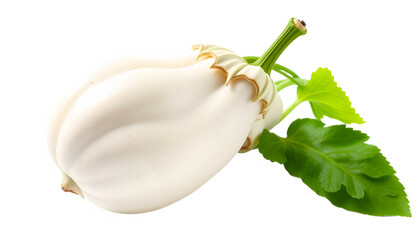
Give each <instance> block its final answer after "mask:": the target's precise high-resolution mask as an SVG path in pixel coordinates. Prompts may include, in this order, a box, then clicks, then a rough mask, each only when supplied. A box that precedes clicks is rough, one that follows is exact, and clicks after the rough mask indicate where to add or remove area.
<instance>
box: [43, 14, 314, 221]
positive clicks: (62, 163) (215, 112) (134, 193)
mask: <svg viewBox="0 0 420 240" xmlns="http://www.w3.org/2000/svg"><path fill="white" fill-rule="evenodd" d="M305 33H306V28H305V27H304V23H303V22H301V21H299V20H297V19H291V20H290V21H289V24H288V25H287V27H286V28H285V30H284V31H283V32H282V34H281V35H280V36H279V38H278V39H277V40H276V41H275V42H274V43H273V45H272V46H271V47H270V48H269V49H268V50H267V51H266V52H265V53H264V55H263V56H261V57H260V58H258V60H257V61H255V62H253V63H252V64H249V63H247V61H246V60H245V59H244V58H242V57H239V56H237V55H236V54H234V53H233V52H231V51H230V50H227V49H224V48H221V47H218V46H214V45H196V46H194V47H193V51H192V52H191V54H189V55H187V56H186V57H183V58H180V59H176V60H172V61H171V60H165V61H156V60H154V61H152V60H141V59H126V60H122V61H119V62H115V63H113V64H111V65H109V66H107V67H105V68H104V69H103V70H102V71H100V72H99V73H98V74H97V75H96V77H94V78H92V79H91V80H90V81H89V82H88V83H87V84H86V85H85V86H83V87H82V88H81V89H80V90H79V91H77V92H76V93H75V94H74V95H73V96H72V97H70V99H68V101H67V102H65V103H64V104H63V106H61V107H60V108H59V109H58V111H57V113H56V114H55V116H54V117H53V120H52V122H51V125H50V131H49V136H48V143H49V147H50V152H51V155H52V157H53V159H54V161H55V163H56V164H57V166H58V167H59V168H60V169H61V171H62V172H63V176H64V177H63V182H62V188H63V190H64V191H70V192H73V193H76V194H78V195H80V196H82V197H86V198H87V199H89V200H90V201H92V202H93V203H94V204H96V205H98V206H99V207H102V208H104V209H107V210H110V211H114V212H119V213H141V212H148V211H152V210H156V209H159V208H162V207H165V206H167V205H169V204H171V203H174V202H176V201H178V200H180V199H181V198H183V197H185V196H187V195H188V194H190V193H192V192H193V191H195V190H196V189H197V188H199V187H200V186H201V185H203V184H204V183H205V182H206V181H208V180H209V179H210V178H211V177H212V176H214V175H215V174H216V173H217V172H219V171H220V170H221V169H222V168H223V167H224V166H225V165H226V164H227V163H228V162H229V161H230V160H231V159H232V158H233V157H234V155H235V154H236V153H237V152H238V151H240V152H246V151H248V150H251V149H253V148H255V147H256V145H257V141H258V136H259V135H260V134H261V132H262V131H263V130H264V129H271V128H272V127H274V126H275V125H276V124H277V123H278V122H279V120H280V118H281V114H282V102H281V99H280V97H279V96H278V95H277V92H276V86H275V83H274V82H273V81H272V80H271V78H270V76H269V74H270V72H271V69H272V68H273V65H274V64H275V61H276V60H277V58H278V57H279V56H280V54H281V53H282V52H283V50H284V49H285V48H286V47H287V46H288V45H289V44H290V43H291V42H292V41H293V40H294V39H296V38H297V37H298V36H300V35H303V34H305Z"/></svg>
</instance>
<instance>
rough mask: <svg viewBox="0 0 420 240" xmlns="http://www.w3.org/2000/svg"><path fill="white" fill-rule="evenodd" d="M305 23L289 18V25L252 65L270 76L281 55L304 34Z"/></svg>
mask: <svg viewBox="0 0 420 240" xmlns="http://www.w3.org/2000/svg"><path fill="white" fill-rule="evenodd" d="M305 25H306V24H305V22H304V21H300V20H298V19H296V18H291V19H290V20H289V23H288V24H287V26H286V27H285V29H284V30H283V32H282V33H281V34H280V35H279V36H278V38H277V39H276V40H275V41H274V42H273V44H271V46H270V47H269V48H268V49H267V51H265V53H264V54H263V55H262V56H261V57H260V58H258V59H257V61H255V62H254V63H252V65H255V66H260V67H261V68H262V69H264V71H265V72H266V73H267V74H268V75H270V73H271V70H272V69H273V66H274V64H275V63H276V61H277V59H278V58H279V57H280V55H281V53H282V52H283V51H284V50H285V49H286V48H287V46H289V44H290V43H292V42H293V41H294V40H295V39H296V38H298V37H299V36H302V35H305V34H306V27H305Z"/></svg>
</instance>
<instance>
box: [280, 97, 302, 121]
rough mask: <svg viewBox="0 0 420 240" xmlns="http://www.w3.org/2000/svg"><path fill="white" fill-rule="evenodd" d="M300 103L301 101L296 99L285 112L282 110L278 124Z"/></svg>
mask: <svg viewBox="0 0 420 240" xmlns="http://www.w3.org/2000/svg"><path fill="white" fill-rule="evenodd" d="M301 103H302V101H301V100H299V99H296V100H295V101H294V102H293V103H292V105H290V106H289V107H288V108H286V110H284V112H283V114H282V115H281V118H280V120H279V123H280V122H281V121H282V120H283V119H284V118H286V117H287V115H289V113H290V112H291V111H292V110H293V109H295V107H297V106H298V105H299V104H301Z"/></svg>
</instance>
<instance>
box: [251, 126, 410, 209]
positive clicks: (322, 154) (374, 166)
mask: <svg viewBox="0 0 420 240" xmlns="http://www.w3.org/2000/svg"><path fill="white" fill-rule="evenodd" d="M368 139H369V137H368V136H367V135H366V134H364V133H362V132H360V131H356V130H353V129H351V128H347V127H346V126H345V125H336V126H330V127H324V124H323V123H322V122H321V121H319V120H316V119H298V120H296V121H294V122H293V123H292V124H291V125H290V127H289V129H288V131H287V138H281V137H279V136H277V135H275V134H273V133H270V132H268V131H267V130H265V131H264V132H263V133H262V134H261V136H260V140H259V141H260V143H259V145H258V148H259V151H260V152H261V153H262V154H263V156H264V157H265V158H267V159H269V160H270V161H275V162H279V163H281V162H284V166H285V168H286V170H287V171H288V172H289V173H290V175H292V176H295V177H299V178H301V179H302V181H303V182H304V183H305V184H306V185H308V186H309V187H310V188H311V189H312V190H314V191H315V192H316V193H317V194H318V195H320V196H323V197H326V198H327V199H328V200H329V201H330V202H331V203H333V204H334V205H336V206H338V207H341V208H344V209H347V210H350V211H354V212H359V213H364V214H370V215H376V216H395V215H400V216H411V213H410V207H409V205H408V199H407V195H406V193H405V192H404V186H403V185H402V184H401V183H400V182H399V180H398V178H397V177H395V176H394V174H395V171H394V169H393V168H392V167H391V166H390V165H389V162H388V161H387V160H386V159H385V157H384V156H383V155H382V154H381V153H380V150H379V149H378V148H377V147H376V146H373V145H369V144H366V143H365V142H366V141H367V140H368Z"/></svg>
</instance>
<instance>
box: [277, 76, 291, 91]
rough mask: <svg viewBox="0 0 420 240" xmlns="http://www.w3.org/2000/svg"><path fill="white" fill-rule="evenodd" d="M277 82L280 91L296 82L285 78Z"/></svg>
mask: <svg viewBox="0 0 420 240" xmlns="http://www.w3.org/2000/svg"><path fill="white" fill-rule="evenodd" d="M275 84H276V89H277V92H280V91H281V90H283V89H284V88H286V87H288V86H292V85H294V84H295V83H294V82H293V81H291V80H290V79H284V80H280V81H276V82H275Z"/></svg>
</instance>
